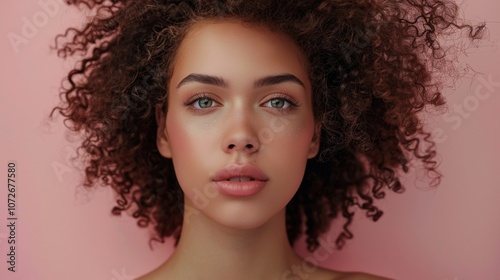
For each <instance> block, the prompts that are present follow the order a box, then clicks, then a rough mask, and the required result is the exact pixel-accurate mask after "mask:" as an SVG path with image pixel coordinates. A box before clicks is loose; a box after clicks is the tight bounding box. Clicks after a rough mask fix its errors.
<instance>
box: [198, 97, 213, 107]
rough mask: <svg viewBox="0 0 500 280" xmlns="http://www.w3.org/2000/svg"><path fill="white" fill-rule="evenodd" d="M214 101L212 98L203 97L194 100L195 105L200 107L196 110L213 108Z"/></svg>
mask: <svg viewBox="0 0 500 280" xmlns="http://www.w3.org/2000/svg"><path fill="white" fill-rule="evenodd" d="M213 101H214V100H213V99H212V98H208V97H202V98H198V99H196V100H194V101H193V103H194V104H198V105H199V107H196V106H195V108H196V109H206V108H210V107H212V104H213V103H214V102H213Z"/></svg>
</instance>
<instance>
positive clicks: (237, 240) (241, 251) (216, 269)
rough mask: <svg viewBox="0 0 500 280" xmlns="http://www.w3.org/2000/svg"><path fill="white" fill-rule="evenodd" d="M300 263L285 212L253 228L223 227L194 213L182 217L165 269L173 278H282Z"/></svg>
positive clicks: (243, 279) (200, 214) (209, 279)
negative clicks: (291, 242)
mask: <svg viewBox="0 0 500 280" xmlns="http://www.w3.org/2000/svg"><path fill="white" fill-rule="evenodd" d="M185 213H186V212H185ZM187 217H189V220H188V221H186V218H187ZM301 261H302V259H301V258H300V257H299V256H298V255H296V254H295V252H294V251H293V249H292V247H291V246H290V244H289V243H288V239H287V234H286V224H285V209H283V210H282V211H281V212H279V213H278V214H277V215H276V216H274V217H273V218H272V219H270V220H269V221H268V222H267V223H265V224H263V225H262V226H260V227H258V228H252V229H232V228H228V227H224V226H222V225H220V224H218V223H215V222H214V221H213V220H211V219H209V218H208V217H207V216H205V215H204V214H203V213H201V212H197V213H196V214H193V215H189V216H188V215H184V224H183V228H182V233H181V238H180V240H179V244H178V246H177V248H176V249H175V251H174V253H173V254H172V256H171V257H170V258H169V260H168V261H167V262H166V263H165V266H164V268H165V271H167V270H168V271H169V273H168V274H170V275H172V276H173V278H172V279H207V280H211V279H241V280H245V279H281V278H282V275H283V273H284V272H285V271H287V270H289V269H290V268H291V267H292V266H293V265H297V264H299V263H300V262H301Z"/></svg>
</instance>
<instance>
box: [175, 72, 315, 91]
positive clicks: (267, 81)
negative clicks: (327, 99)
mask: <svg viewBox="0 0 500 280" xmlns="http://www.w3.org/2000/svg"><path fill="white" fill-rule="evenodd" d="M193 82H197V83H201V84H207V85H214V86H218V87H222V88H228V87H229V83H228V82H227V81H226V80H224V78H222V77H218V76H212V75H206V74H197V73H191V74H189V75H187V76H186V77H185V78H184V79H182V80H181V81H180V83H179V84H178V85H177V87H176V89H179V88H180V87H181V86H183V85H185V84H187V83H193ZM286 82H292V83H296V84H298V85H300V86H302V87H304V88H305V85H304V83H303V82H302V81H301V80H300V79H299V78H297V77H296V76H295V75H292V74H290V73H284V74H279V75H269V76H265V77H263V78H260V79H258V80H256V81H255V82H254V88H259V87H265V86H271V85H277V84H281V83H286Z"/></svg>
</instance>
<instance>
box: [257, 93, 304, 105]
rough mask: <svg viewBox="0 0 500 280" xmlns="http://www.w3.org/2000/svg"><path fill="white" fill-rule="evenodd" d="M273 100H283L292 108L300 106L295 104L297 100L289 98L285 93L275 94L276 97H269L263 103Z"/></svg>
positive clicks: (297, 103)
mask: <svg viewBox="0 0 500 280" xmlns="http://www.w3.org/2000/svg"><path fill="white" fill-rule="evenodd" d="M273 99H284V100H286V101H287V102H288V103H290V106H293V107H299V106H300V103H299V102H297V100H295V99H294V98H293V97H291V96H289V95H288V94H285V93H282V92H276V95H274V96H273V97H271V98H270V99H268V100H267V101H266V102H265V103H267V102H269V101H271V100H273Z"/></svg>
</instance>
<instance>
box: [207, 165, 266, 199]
mask: <svg viewBox="0 0 500 280" xmlns="http://www.w3.org/2000/svg"><path fill="white" fill-rule="evenodd" d="M231 178H233V180H235V181H229V179H231ZM238 178H241V180H242V181H241V182H240V180H239V179H238ZM249 179H250V181H249ZM212 180H213V181H214V183H215V187H216V189H217V190H218V191H219V192H220V193H223V194H226V195H230V196H250V195H254V194H256V193H258V192H260V191H261V190H262V189H263V188H264V186H265V185H266V181H268V180H269V178H268V177H267V175H266V174H265V173H264V172H262V171H261V170H260V169H259V168H257V167H256V166H253V165H251V164H244V165H238V164H229V165H227V166H226V167H225V168H223V169H221V170H219V171H218V172H217V173H215V175H214V176H213V178H212Z"/></svg>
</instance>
